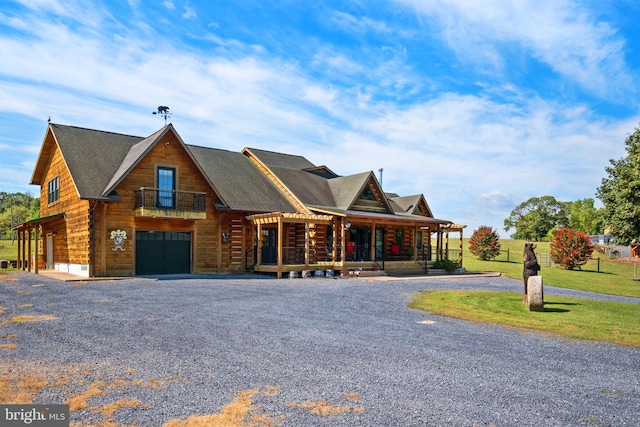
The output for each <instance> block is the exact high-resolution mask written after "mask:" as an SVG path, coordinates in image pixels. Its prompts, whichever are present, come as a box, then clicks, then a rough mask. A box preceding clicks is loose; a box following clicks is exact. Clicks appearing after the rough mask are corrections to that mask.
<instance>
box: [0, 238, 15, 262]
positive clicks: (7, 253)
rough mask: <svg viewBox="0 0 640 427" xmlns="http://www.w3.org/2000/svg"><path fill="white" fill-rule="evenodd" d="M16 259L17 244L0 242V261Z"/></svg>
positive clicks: (6, 241)
mask: <svg viewBox="0 0 640 427" xmlns="http://www.w3.org/2000/svg"><path fill="white" fill-rule="evenodd" d="M17 258H18V242H17V241H15V240H14V241H13V242H11V240H0V259H6V260H12V259H17Z"/></svg>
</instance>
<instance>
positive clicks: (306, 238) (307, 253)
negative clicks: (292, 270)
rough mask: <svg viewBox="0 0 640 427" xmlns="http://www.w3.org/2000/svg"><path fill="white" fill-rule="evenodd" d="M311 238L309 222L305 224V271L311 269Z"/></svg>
mask: <svg viewBox="0 0 640 427" xmlns="http://www.w3.org/2000/svg"><path fill="white" fill-rule="evenodd" d="M310 243H311V242H310V238H309V223H308V222H306V221H305V222H304V266H305V269H307V270H308V269H309V250H310V248H311V244H310Z"/></svg>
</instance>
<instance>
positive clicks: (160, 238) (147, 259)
mask: <svg viewBox="0 0 640 427" xmlns="http://www.w3.org/2000/svg"><path fill="white" fill-rule="evenodd" d="M184 273H186V274H189V273H191V233H187V232H182V231H136V275H138V276H144V275H147V274H184Z"/></svg>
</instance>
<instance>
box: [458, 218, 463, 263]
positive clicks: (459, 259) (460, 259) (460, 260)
mask: <svg viewBox="0 0 640 427" xmlns="http://www.w3.org/2000/svg"><path fill="white" fill-rule="evenodd" d="M462 230H463V229H462V228H460V255H458V261H459V262H460V267H462V246H463V245H462Z"/></svg>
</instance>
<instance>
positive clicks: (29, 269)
mask: <svg viewBox="0 0 640 427" xmlns="http://www.w3.org/2000/svg"><path fill="white" fill-rule="evenodd" d="M32 230H33V229H32V228H29V245H28V246H29V248H28V251H27V252H29V253H28V254H27V256H28V257H29V261H28V262H27V271H28V272H31V232H32Z"/></svg>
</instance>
